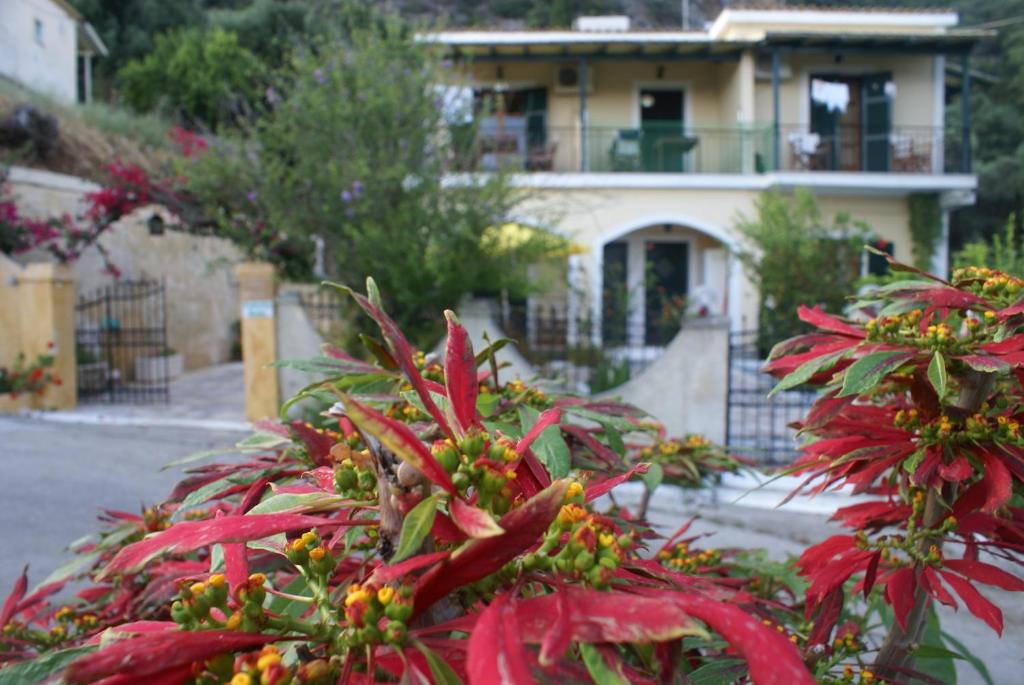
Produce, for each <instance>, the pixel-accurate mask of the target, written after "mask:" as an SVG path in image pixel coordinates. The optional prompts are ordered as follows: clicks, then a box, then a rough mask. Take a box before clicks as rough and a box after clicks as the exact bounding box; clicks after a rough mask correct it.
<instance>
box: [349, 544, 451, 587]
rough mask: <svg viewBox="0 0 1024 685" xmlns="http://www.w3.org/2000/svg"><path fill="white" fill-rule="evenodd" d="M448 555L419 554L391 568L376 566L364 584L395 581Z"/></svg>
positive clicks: (446, 553) (444, 553) (447, 553)
mask: <svg viewBox="0 0 1024 685" xmlns="http://www.w3.org/2000/svg"><path fill="white" fill-rule="evenodd" d="M448 555H449V552H431V553H430V554H420V555H418V556H415V557H412V558H411V559H406V560H405V561H400V562H399V563H397V564H393V565H391V566H383V565H382V566H378V567H377V568H376V569H374V571H373V573H371V574H370V577H369V579H367V581H366V582H367V583H369V584H371V585H383V584H384V583H390V582H391V581H392V580H397V579H399V578H401V577H402V576H405V575H407V574H409V573H412V572H413V571H418V570H420V569H421V568H424V567H426V566H430V565H431V564H435V563H437V562H439V561H442V560H444V559H447V558H448Z"/></svg>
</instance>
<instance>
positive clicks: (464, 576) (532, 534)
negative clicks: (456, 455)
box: [414, 480, 569, 615]
mask: <svg viewBox="0 0 1024 685" xmlns="http://www.w3.org/2000/svg"><path fill="white" fill-rule="evenodd" d="M568 487H569V483H568V481H566V480H560V481H557V482H555V483H553V484H552V485H551V486H550V487H548V488H546V489H545V490H542V491H541V492H540V493H538V494H537V495H535V496H533V497H531V498H530V499H528V500H527V501H526V502H525V503H524V504H523V505H522V506H521V507H517V508H516V509H513V510H512V511H510V512H508V513H507V514H505V515H504V516H502V517H501V520H500V521H498V525H499V526H501V527H502V528H503V529H504V530H505V532H504V533H502V534H501V535H495V536H494V537H492V538H483V539H480V540H470V541H469V542H467V543H466V544H465V545H463V546H462V547H460V548H459V549H458V550H457V551H456V552H455V554H454V555H452V558H451V559H449V560H448V561H446V562H443V563H441V564H438V565H437V566H436V567H434V568H432V569H431V570H429V571H427V573H425V574H424V575H423V576H422V577H421V578H420V579H419V582H418V583H417V584H416V594H415V603H414V607H415V609H414V615H417V614H420V613H422V612H423V611H424V610H425V609H427V608H429V607H430V606H431V605H432V604H433V603H434V602H436V601H437V600H439V599H441V598H442V597H444V596H445V595H447V594H448V593H449V592H451V591H452V590H453V589H454V588H456V587H461V586H463V585H468V584H469V583H472V582H474V581H477V580H479V579H481V578H483V577H484V576H489V575H490V574H492V573H494V572H495V571H497V570H498V569H500V568H501V567H502V566H504V565H505V564H507V563H508V562H510V561H512V560H513V559H515V558H516V557H517V556H519V555H520V554H522V553H523V552H525V551H526V550H528V549H529V548H531V547H533V546H534V545H536V544H537V543H538V541H539V539H540V537H541V535H543V534H544V532H545V531H547V529H548V526H550V525H551V522H552V521H553V520H554V518H555V516H556V515H557V514H558V510H559V509H561V507H562V501H563V500H564V499H565V491H566V488H568Z"/></svg>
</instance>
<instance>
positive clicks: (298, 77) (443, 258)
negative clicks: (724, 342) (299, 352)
mask: <svg viewBox="0 0 1024 685" xmlns="http://www.w3.org/2000/svg"><path fill="white" fill-rule="evenodd" d="M337 21H339V22H340V23H341V25H342V28H343V34H342V36H341V37H340V38H333V39H323V40H319V41H316V42H315V44H314V45H313V46H312V47H311V48H310V49H308V50H307V51H305V52H304V53H303V54H301V55H298V56H297V57H296V58H295V59H294V60H293V62H292V64H291V65H290V67H289V71H288V73H287V74H286V75H285V76H283V77H282V78H281V79H280V80H279V81H278V82H276V83H275V84H274V86H273V87H272V88H271V89H269V90H268V102H267V108H266V112H265V113H264V114H263V115H262V116H261V117H260V118H259V120H258V121H257V122H255V123H254V124H253V125H251V126H249V127H247V128H246V130H245V131H244V132H243V134H241V135H238V136H235V137H234V138H232V139H229V140H225V141H224V142H222V143H221V144H220V145H219V147H216V148H215V152H216V154H210V155H204V156H202V157H200V158H199V159H198V160H190V163H189V164H188V165H186V168H185V169H184V173H186V174H187V175H188V177H189V179H190V191H191V192H192V193H193V194H194V195H195V196H197V197H199V198H203V199H204V201H205V202H206V203H207V205H208V206H209V207H211V208H212V209H211V211H210V213H211V214H214V215H218V216H220V217H221V219H222V221H223V222H224V223H225V224H228V225H233V226H237V225H239V224H242V225H244V226H247V227H248V228H249V230H253V231H259V230H260V227H262V226H272V227H274V229H276V230H279V231H282V232H284V233H286V234H287V235H289V236H291V237H293V238H299V237H301V238H304V239H306V241H307V245H309V249H310V251H311V252H312V249H313V244H314V241H316V242H319V243H320V244H321V245H323V249H324V254H325V257H326V262H325V270H326V272H327V275H329V276H330V277H332V278H335V279H338V280H341V281H344V282H346V283H359V282H362V281H363V280H364V279H365V278H366V277H367V276H369V275H373V276H374V278H376V279H377V281H378V282H379V283H380V284H381V290H382V291H383V292H385V293H388V294H389V296H390V297H391V298H392V299H393V302H392V303H390V304H392V305H393V306H392V307H391V309H393V310H394V311H398V312H401V315H400V318H401V323H402V325H403V326H404V327H407V328H408V329H409V330H412V331H413V332H414V334H416V335H417V337H420V336H424V335H428V334H432V333H434V332H436V317H435V316H434V312H436V311H438V310H439V309H441V308H444V307H455V306H457V305H458V304H459V301H460V300H461V299H462V297H463V296H464V295H466V294H469V293H497V292H499V291H502V290H504V291H507V292H509V293H510V294H511V295H513V296H517V295H519V296H521V295H523V294H525V292H526V291H527V289H528V279H527V274H526V267H527V265H528V264H529V263H531V262H532V261H534V260H535V259H536V258H538V257H539V256H540V255H541V254H543V253H545V252H546V251H547V250H549V249H550V248H551V247H552V246H553V245H556V244H560V241H558V240H555V239H554V238H552V237H551V236H550V235H549V234H546V233H543V232H526V233H522V232H520V235H519V237H518V238H517V239H516V240H513V241H508V240H501V239H500V236H499V235H498V234H499V233H500V232H501V229H499V228H498V227H502V226H504V225H506V224H508V223H509V221H510V220H509V217H510V216H512V213H513V210H514V209H515V207H516V206H517V205H518V203H519V202H520V201H521V200H522V197H523V196H522V193H521V192H520V191H518V190H516V189H514V188H513V187H512V186H511V185H510V183H509V181H508V179H507V178H506V177H505V176H503V175H501V174H496V175H493V176H491V177H489V178H487V179H483V180H478V181H468V182H466V183H446V182H444V180H443V179H444V176H445V171H446V169H447V168H448V167H447V165H448V163H449V161H450V158H451V156H452V154H453V153H452V151H451V147H452V146H451V143H450V141H449V140H448V139H447V136H445V135H444V134H443V133H442V132H443V131H444V129H445V113H444V111H443V108H442V107H440V106H439V105H440V103H439V95H440V92H441V91H439V89H438V86H437V84H440V83H443V82H444V81H445V80H446V78H448V79H450V75H449V74H448V73H447V72H446V71H445V70H444V68H443V65H442V63H441V62H440V60H439V59H438V55H437V54H436V52H435V51H434V49H433V48H431V47H429V46H425V45H423V44H420V43H416V42H414V41H413V40H412V31H411V29H410V27H408V26H407V25H405V24H404V23H402V22H401V21H400V20H399V19H397V18H395V17H393V16H382V15H379V14H377V13H376V12H374V11H372V9H368V8H367V7H366V6H362V7H356V8H354V9H352V10H350V11H347V12H345V13H344V14H342V15H341V17H340V18H339V19H338V20H337Z"/></svg>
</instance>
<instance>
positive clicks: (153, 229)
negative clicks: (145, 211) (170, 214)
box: [146, 212, 164, 235]
mask: <svg viewBox="0 0 1024 685" xmlns="http://www.w3.org/2000/svg"><path fill="white" fill-rule="evenodd" d="M146 226H147V227H148V228H149V234H150V235H163V234H164V218H163V217H162V216H160V215H159V214H157V213H156V212H154V213H153V215H152V216H150V217H149V218H148V219H147V220H146Z"/></svg>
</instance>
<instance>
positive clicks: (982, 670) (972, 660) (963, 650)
mask: <svg viewBox="0 0 1024 685" xmlns="http://www.w3.org/2000/svg"><path fill="white" fill-rule="evenodd" d="M940 633H941V635H942V640H943V642H947V643H949V644H950V645H951V646H953V647H954V648H956V649H957V650H959V652H960V657H961V658H962V659H963V660H964V661H966V662H967V663H969V664H970V665H971V666H972V667H973V668H974V670H975V671H976V672H977V674H978V675H979V676H981V679H982V680H984V681H985V685H995V682H994V681H993V680H992V674H991V673H989V672H988V666H986V665H985V662H984V661H982V660H981V659H979V658H978V657H976V656H974V654H972V653H971V650H969V649H967V646H966V645H964V643H962V642H960V640H957V639H956V638H955V637H953V636H952V635H950V634H949V633H946V632H943V631H940Z"/></svg>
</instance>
